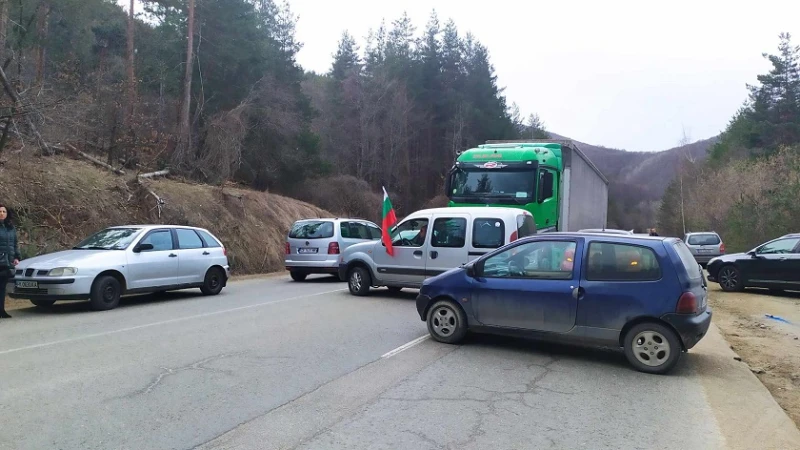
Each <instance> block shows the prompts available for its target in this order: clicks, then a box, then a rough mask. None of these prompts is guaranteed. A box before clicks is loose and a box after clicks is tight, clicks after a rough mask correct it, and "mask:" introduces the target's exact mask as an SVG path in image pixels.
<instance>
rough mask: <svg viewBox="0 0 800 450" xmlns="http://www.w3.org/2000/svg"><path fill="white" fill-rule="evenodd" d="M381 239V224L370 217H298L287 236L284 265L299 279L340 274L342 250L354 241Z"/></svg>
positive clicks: (295, 278) (294, 277)
mask: <svg viewBox="0 0 800 450" xmlns="http://www.w3.org/2000/svg"><path fill="white" fill-rule="evenodd" d="M380 238H381V229H380V227H378V226H377V225H375V224H374V223H372V222H370V221H368V220H362V219H341V218H336V219H305V220H298V221H297V222H295V223H294V225H292V228H291V229H290V230H289V235H288V237H287V238H286V249H285V251H284V253H285V254H286V256H285V259H284V265H285V266H286V270H288V271H289V273H290V274H291V276H292V279H293V280H295V281H303V280H305V279H306V277H307V276H308V275H311V274H330V275H336V274H337V272H338V270H339V255H340V254H341V252H343V251H345V250H346V249H347V248H348V247H350V246H351V245H353V244H358V243H361V242H368V241H377V240H380Z"/></svg>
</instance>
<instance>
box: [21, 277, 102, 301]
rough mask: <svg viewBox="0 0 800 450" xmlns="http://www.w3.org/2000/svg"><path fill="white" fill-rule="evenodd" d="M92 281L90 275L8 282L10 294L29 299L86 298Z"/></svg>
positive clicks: (23, 279)
mask: <svg viewBox="0 0 800 450" xmlns="http://www.w3.org/2000/svg"><path fill="white" fill-rule="evenodd" d="M92 281H93V278H89V277H70V278H13V279H11V280H9V283H8V296H9V297H11V298H18V299H28V300H85V299H88V298H89V293H90V292H91V290H92ZM34 283H35V284H34Z"/></svg>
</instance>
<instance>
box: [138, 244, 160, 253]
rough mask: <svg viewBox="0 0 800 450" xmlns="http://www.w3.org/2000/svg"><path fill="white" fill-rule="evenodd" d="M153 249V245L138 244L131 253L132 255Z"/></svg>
mask: <svg viewBox="0 0 800 450" xmlns="http://www.w3.org/2000/svg"><path fill="white" fill-rule="evenodd" d="M153 248H155V247H153V244H139V245H137V246H136V247H135V248H134V249H133V252H134V253H139V252H145V251H148V250H152V249H153Z"/></svg>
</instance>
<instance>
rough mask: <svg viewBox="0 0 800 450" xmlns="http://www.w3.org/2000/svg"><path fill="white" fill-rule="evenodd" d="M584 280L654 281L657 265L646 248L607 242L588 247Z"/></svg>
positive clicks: (654, 255) (652, 255)
mask: <svg viewBox="0 0 800 450" xmlns="http://www.w3.org/2000/svg"><path fill="white" fill-rule="evenodd" d="M586 279H587V280H589V281H655V280H659V279H661V266H659V264H658V258H656V254H655V252H654V251H653V250H652V249H650V248H647V247H640V246H637V245H628V244H613V243H609V242H592V243H591V244H589V262H588V264H587V271H586Z"/></svg>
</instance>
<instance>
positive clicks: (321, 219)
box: [295, 217, 375, 224]
mask: <svg viewBox="0 0 800 450" xmlns="http://www.w3.org/2000/svg"><path fill="white" fill-rule="evenodd" d="M350 220H357V221H359V222H369V223H371V224H374V223H375V222H373V221H371V220H369V219H360V218H357V217H312V218H309V219H298V220H295V223H297V222H311V221H318V222H343V221H350Z"/></svg>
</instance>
